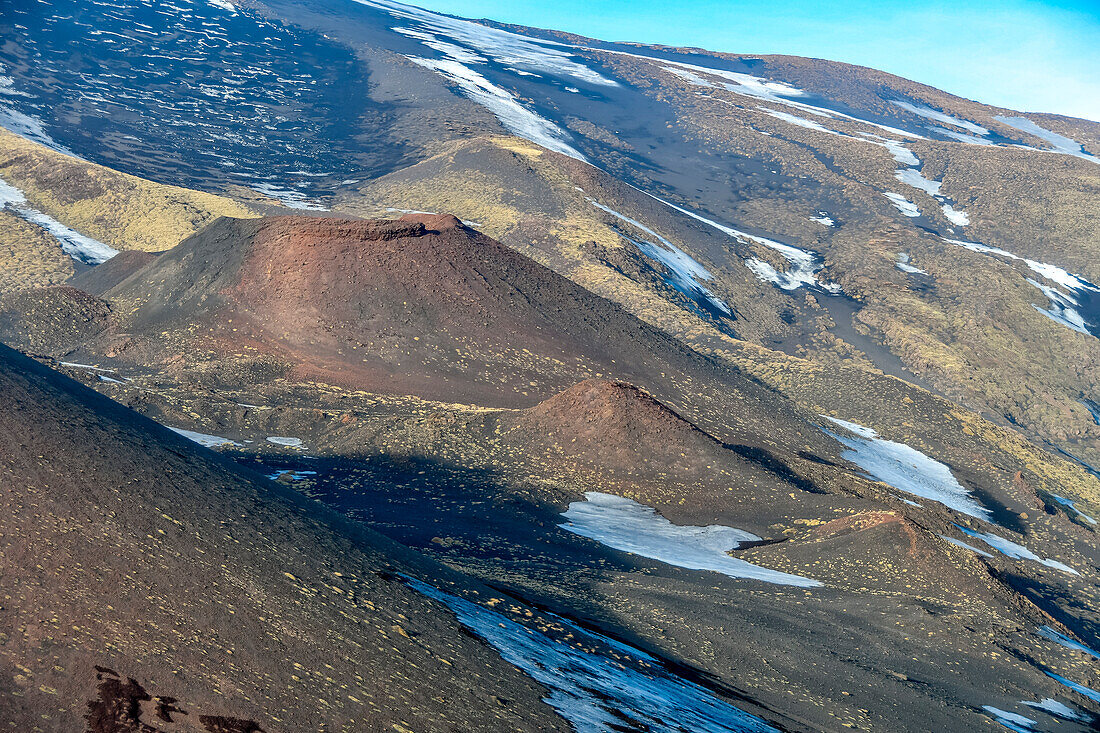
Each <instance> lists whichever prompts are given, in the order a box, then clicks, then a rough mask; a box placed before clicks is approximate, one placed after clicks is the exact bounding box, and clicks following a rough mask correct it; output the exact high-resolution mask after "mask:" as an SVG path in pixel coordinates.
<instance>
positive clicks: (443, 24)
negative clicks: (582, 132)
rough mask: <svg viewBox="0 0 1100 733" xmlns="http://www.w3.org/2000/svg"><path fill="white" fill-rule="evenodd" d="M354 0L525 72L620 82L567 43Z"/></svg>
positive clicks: (389, 0)
mask: <svg viewBox="0 0 1100 733" xmlns="http://www.w3.org/2000/svg"><path fill="white" fill-rule="evenodd" d="M356 2H358V3H360V4H362V5H368V6H371V7H374V8H377V9H379V10H383V11H385V12H388V13H389V14H390V15H392V16H393V17H395V18H399V19H401V20H407V21H412V22H415V23H418V24H419V25H420V26H421V28H423V29H424V30H426V31H430V32H432V33H435V34H439V35H444V36H447V37H448V38H450V39H451V40H452V41H454V42H455V43H459V44H462V45H463V46H466V47H467V48H469V49H472V50H476V51H478V52H480V53H482V54H485V55H486V56H488V57H489V58H491V59H492V60H493V61H495V62H497V63H498V64H501V65H503V66H505V67H513V68H515V69H524V70H526V71H528V73H530V72H538V73H541V74H549V75H552V76H557V77H568V78H570V79H575V80H578V81H582V82H585V83H588V84H592V85H595V86H605V87H617V86H619V84H618V82H616V81H613V80H612V79H608V78H607V77H605V76H603V75H602V74H600V73H599V72H597V71H595V70H594V69H591V68H589V67H588V66H585V65H584V64H581V63H578V62H577V61H575V60H574V56H575V54H572V53H570V52H568V51H566V50H564V49H565V48H569V46H567V45H566V44H562V43H558V42H556V41H548V40H543V39H540V38H534V37H531V36H524V35H520V34H518V33H513V32H511V31H506V30H502V29H499V28H490V27H489V26H485V25H482V24H480V23H476V22H474V21H471V20H464V19H462V18H452V17H449V16H446V15H440V14H439V13H433V12H431V11H430V10H424V9H422V8H417V7H414V6H412V5H406V4H404V3H399V2H393V0H356Z"/></svg>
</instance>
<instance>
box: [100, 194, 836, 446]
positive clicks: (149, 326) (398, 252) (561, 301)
mask: <svg viewBox="0 0 1100 733" xmlns="http://www.w3.org/2000/svg"><path fill="white" fill-rule="evenodd" d="M105 297H106V298H107V300H108V301H109V302H110V303H111V304H112V307H113V308H114V309H115V311H116V312H117V313H119V314H121V317H120V322H119V323H120V326H119V327H120V329H121V330H122V331H124V332H126V333H127V334H128V338H130V339H131V346H130V348H129V350H128V351H127V352H126V356H125V358H129V359H132V360H134V361H136V362H138V363H156V362H158V361H159V362H160V363H162V364H168V363H172V362H175V363H184V364H186V363H188V362H194V361H195V360H196V359H201V358H202V357H200V356H198V355H200V354H202V355H204V356H205V357H208V358H210V359H211V360H214V361H219V362H220V363H221V364H222V365H224V364H225V363H226V362H225V357H227V356H232V357H234V358H236V359H238V360H242V361H247V360H258V359H266V360H268V362H269V363H270V362H271V361H274V362H276V363H279V364H282V365H284V369H285V371H286V373H287V375H288V376H289V377H290V378H292V379H295V380H317V381H324V382H329V383H333V384H337V385H341V386H345V387H350V388H355V389H362V390H367V391H373V392H389V393H398V394H414V395H418V396H421V397H425V398H429V399H437V400H444V401H455V402H465V403H475V404H480V405H485V406H496V407H528V406H531V405H533V404H535V403H537V402H538V401H539V400H541V399H546V398H548V397H550V396H552V395H553V394H555V393H557V392H559V391H561V390H563V389H566V388H567V387H569V386H571V385H573V384H575V383H576V382H578V381H581V380H584V379H587V378H592V377H616V378H625V379H628V380H629V381H631V382H632V383H635V384H638V385H640V386H642V387H643V388H645V389H646V390H648V391H650V392H652V393H654V394H655V395H657V396H659V397H660V398H661V399H662V400H664V401H666V402H668V403H669V404H670V405H673V406H674V407H675V408H676V409H677V410H680V411H682V412H685V414H689V415H690V417H691V419H692V420H693V421H694V422H700V421H701V420H702V421H703V422H702V423H700V424H705V425H706V426H707V430H708V431H711V432H714V434H716V435H719V436H721V437H722V438H723V439H727V438H728V437H729V431H730V430H733V431H735V432H736V433H737V434H738V435H739V437H738V438H737V439H738V441H739V442H749V443H756V442H758V441H763V440H769V439H772V438H774V439H776V440H779V439H781V438H787V439H789V443H790V444H795V443H798V444H806V443H807V442H808V443H810V444H814V443H820V442H821V437H820V435H819V433H818V432H817V431H816V429H812V428H808V427H807V426H806V425H805V422H804V419H803V415H801V414H800V413H799V412H798V411H797V410H796V409H794V408H793V407H791V405H790V403H789V402H788V401H787V400H785V399H783V398H781V397H779V396H777V395H775V394H774V393H772V392H771V391H769V390H767V389H765V388H763V387H762V386H760V385H759V384H757V383H756V382H754V381H752V380H750V379H747V378H745V377H743V376H742V375H740V374H739V373H737V372H735V371H732V370H731V369H730V368H729V367H727V366H724V365H722V364H719V363H717V362H715V361H713V360H710V359H708V358H706V357H703V356H701V355H699V354H697V353H695V352H693V351H690V350H689V349H687V348H686V347H684V346H683V345H682V344H680V343H679V342H678V341H676V340H675V339H673V338H671V337H669V336H667V335H666V334H664V333H663V332H661V331H658V330H656V329H654V328H652V327H650V326H648V325H647V324H645V323H643V322H641V321H639V320H638V319H637V318H635V317H633V316H631V315H629V314H627V313H626V312H625V311H623V310H622V309H621V308H620V307H619V306H618V305H616V304H614V303H611V302H610V301H607V300H605V299H603V298H600V297H598V296H596V295H594V294H592V293H591V292H589V291H587V290H585V289H583V288H581V287H579V286H578V285H576V284H574V283H573V282H571V281H569V280H567V279H565V278H563V277H561V276H559V275H557V274H556V273H554V272H552V271H551V270H549V269H547V268H545V267H542V266H541V265H538V264H536V263H534V262H532V261H531V260H529V259H527V258H525V257H523V256H521V255H519V254H518V253H516V252H514V251H513V250H511V249H509V248H507V247H505V246H503V245H501V244H500V243H498V242H496V241H494V240H492V239H490V238H489V237H486V236H484V235H482V234H480V233H478V232H476V231H474V230H472V229H469V228H467V227H465V226H463V225H462V224H461V223H460V222H459V221H458V220H456V219H455V218H454V217H452V216H427V215H421V216H406V217H404V218H403V219H401V220H396V221H364V220H355V219H342V218H316V217H269V218H265V219H255V220H229V219H226V220H221V221H219V222H217V223H216V224H214V225H212V226H211V227H209V228H208V229H207V230H205V231H204V232H202V233H200V234H199V235H196V236H195V237H192V238H191V239H189V240H187V241H186V242H184V243H183V244H181V245H180V246H179V247H177V248H176V249H174V250H172V251H170V252H167V253H165V254H163V255H161V256H160V257H159V258H158V259H157V261H156V262H153V263H152V264H150V265H149V266H147V267H146V268H144V269H142V270H140V271H139V272H137V273H136V274H134V275H133V276H131V277H129V278H128V279H126V280H125V281H123V282H122V283H121V284H120V285H119V286H118V287H116V288H114V289H113V290H111V291H110V292H108V293H107V295H106V296H105ZM234 378H236V377H234Z"/></svg>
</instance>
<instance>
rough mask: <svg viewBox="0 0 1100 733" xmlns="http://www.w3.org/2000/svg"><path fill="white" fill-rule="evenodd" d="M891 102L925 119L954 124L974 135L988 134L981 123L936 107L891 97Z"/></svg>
mask: <svg viewBox="0 0 1100 733" xmlns="http://www.w3.org/2000/svg"><path fill="white" fill-rule="evenodd" d="M890 103H891V104H896V105H897V106H899V107H901V108H902V109H904V110H906V111H908V112H912V113H913V114H915V115H917V116H919V117H924V118H925V119H929V120H935V121H936V122H943V123H945V124H948V125H954V126H955V127H960V128H962V129H964V130H966V131H967V132H972V133H974V134H975V135H988V134H989V130H987V129H985V128H984V127H982V126H981V125H977V124H975V123H973V122H970V121H969V120H960V119H959V118H958V117H952V116H951V115H949V114H947V113H945V112H940V111H939V110H937V109H932V108H931V107H927V106H925V105H923V104H910V103H909V102H903V101H901V100H900V99H891V100H890Z"/></svg>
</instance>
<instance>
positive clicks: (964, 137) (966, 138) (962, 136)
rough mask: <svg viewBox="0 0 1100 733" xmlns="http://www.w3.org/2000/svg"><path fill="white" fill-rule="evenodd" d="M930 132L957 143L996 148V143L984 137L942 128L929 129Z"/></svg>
mask: <svg viewBox="0 0 1100 733" xmlns="http://www.w3.org/2000/svg"><path fill="white" fill-rule="evenodd" d="M928 129H929V130H931V131H932V132H938V133H940V134H941V135H946V136H947V137H949V138H951V139H952V140H958V141H959V142H964V143H971V144H972V145H987V146H990V147H997V143H995V142H993V141H992V140H986V139H985V138H984V137H976V136H974V135H968V134H966V133H965V132H959V131H958V130H945V129H943V128H942V127H929V128H928Z"/></svg>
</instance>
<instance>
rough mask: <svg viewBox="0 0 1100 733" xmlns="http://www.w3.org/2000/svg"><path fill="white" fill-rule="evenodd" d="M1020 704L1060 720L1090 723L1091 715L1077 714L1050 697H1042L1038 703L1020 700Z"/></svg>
mask: <svg viewBox="0 0 1100 733" xmlns="http://www.w3.org/2000/svg"><path fill="white" fill-rule="evenodd" d="M1020 704H1021V705H1027V706H1028V707H1029V708H1034V709H1036V710H1042V711H1043V712H1045V713H1049V714H1051V715H1053V716H1054V717H1056V718H1061V719H1062V720H1075V721H1078V722H1082V723H1088V722H1091V721H1092V716H1091V715H1086V714H1084V713H1078V712H1076V711H1075V710H1074V709H1073V708H1071V707H1070V706H1069V705H1066V704H1065V703H1062V702H1058V701H1057V700H1055V699H1054V698H1052V697H1044V698H1043V699H1042V700H1039V701H1038V702H1029V701H1027V700H1021V701H1020Z"/></svg>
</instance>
